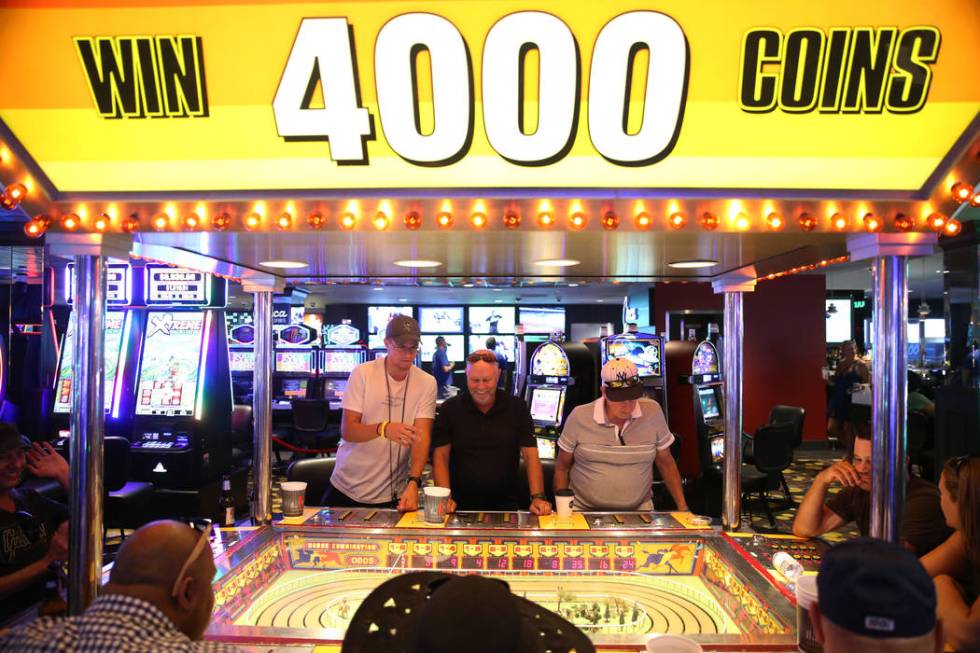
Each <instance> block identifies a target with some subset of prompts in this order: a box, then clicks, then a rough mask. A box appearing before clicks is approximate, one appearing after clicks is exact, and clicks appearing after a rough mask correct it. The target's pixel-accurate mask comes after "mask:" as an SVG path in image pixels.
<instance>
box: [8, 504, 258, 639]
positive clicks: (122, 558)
mask: <svg viewBox="0 0 980 653" xmlns="http://www.w3.org/2000/svg"><path fill="white" fill-rule="evenodd" d="M209 532H210V526H208V528H207V529H205V530H204V531H203V532H198V531H197V530H195V529H194V528H191V527H190V526H188V525H186V524H182V523H179V522H174V521H158V522H153V523H151V524H147V525H146V526H144V527H143V528H140V529H139V530H137V531H136V532H135V533H134V534H133V535H132V536H131V537H130V538H129V539H128V540H126V542H125V543H124V544H123V545H122V547H121V548H120V550H119V556H118V557H117V558H116V563H115V565H114V566H113V568H112V572H111V575H110V577H109V584H108V585H106V586H105V587H103V588H102V594H101V596H99V598H98V599H96V600H95V601H94V602H93V603H92V605H91V606H89V608H88V610H86V611H85V613H84V614H82V615H80V616H77V617H71V618H68V619H52V618H50V617H45V618H42V619H38V620H37V621H35V622H34V623H31V624H27V625H24V626H21V627H19V628H15V629H14V630H12V631H9V632H8V633H6V634H5V635H3V636H0V651H17V652H18V653H41V652H54V651H71V652H73V653H103V652H105V653H110V652H112V653H116V652H120V653H128V652H132V653H137V652H139V653H145V652H147V651H154V652H157V651H159V652H163V653H169V652H174V653H176V652H188V653H189V652H194V653H234V652H236V651H239V649H238V648H236V647H234V646H229V645H227V644H218V643H214V642H202V641H199V640H200V639H201V636H202V635H203V634H204V630H205V629H206V628H207V626H208V622H209V621H210V619H211V609H212V608H213V607H214V591H213V590H212V587H211V582H212V580H213V578H214V573H215V567H214V560H213V559H212V556H211V547H210V545H209V541H208V534H209Z"/></svg>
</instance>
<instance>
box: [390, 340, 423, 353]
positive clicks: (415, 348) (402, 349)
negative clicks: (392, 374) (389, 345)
mask: <svg viewBox="0 0 980 653" xmlns="http://www.w3.org/2000/svg"><path fill="white" fill-rule="evenodd" d="M393 348H394V349H396V350H397V351H400V352H401V353H403V354H417V353H418V351H419V345H417V344H416V345H411V346H408V347H405V346H404V345H399V344H398V343H395V345H394V347H393Z"/></svg>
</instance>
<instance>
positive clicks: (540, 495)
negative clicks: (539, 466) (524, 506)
mask: <svg viewBox="0 0 980 653" xmlns="http://www.w3.org/2000/svg"><path fill="white" fill-rule="evenodd" d="M534 499H541V500H542V501H547V500H548V495H547V494H545V493H544V492H538V493H537V494H532V495H531V500H532V501H533V500H534Z"/></svg>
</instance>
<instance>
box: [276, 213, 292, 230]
mask: <svg viewBox="0 0 980 653" xmlns="http://www.w3.org/2000/svg"><path fill="white" fill-rule="evenodd" d="M292 226H293V216H291V215H290V214H289V212H288V211H283V212H282V213H281V214H280V215H279V217H278V218H276V228H277V229H279V231H287V230H288V229H290V228H291V227H292Z"/></svg>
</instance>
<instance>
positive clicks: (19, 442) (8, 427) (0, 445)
mask: <svg viewBox="0 0 980 653" xmlns="http://www.w3.org/2000/svg"><path fill="white" fill-rule="evenodd" d="M30 446H31V441H30V440H28V439H27V438H25V437H24V436H23V435H21V434H20V431H18V430H17V426H16V425H14V424H10V423H9V422H0V455H3V454H5V453H10V452H11V451H14V450H16V449H28V448H30Z"/></svg>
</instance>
